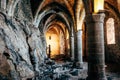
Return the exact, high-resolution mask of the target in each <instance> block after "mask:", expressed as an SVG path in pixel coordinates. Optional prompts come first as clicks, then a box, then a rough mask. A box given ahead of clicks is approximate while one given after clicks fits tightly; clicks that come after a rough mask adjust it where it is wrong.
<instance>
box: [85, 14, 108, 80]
mask: <svg viewBox="0 0 120 80" xmlns="http://www.w3.org/2000/svg"><path fill="white" fill-rule="evenodd" d="M104 17H105V14H103V13H100V14H90V15H87V16H86V25H87V28H86V29H87V32H86V34H87V37H86V41H87V53H88V78H87V80H107V79H106V76H105V59H104V28H103V23H104Z"/></svg>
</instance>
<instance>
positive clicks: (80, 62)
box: [77, 30, 83, 68]
mask: <svg viewBox="0 0 120 80" xmlns="http://www.w3.org/2000/svg"><path fill="white" fill-rule="evenodd" d="M77 65H78V66H79V67H80V68H83V56H82V30H78V32H77Z"/></svg>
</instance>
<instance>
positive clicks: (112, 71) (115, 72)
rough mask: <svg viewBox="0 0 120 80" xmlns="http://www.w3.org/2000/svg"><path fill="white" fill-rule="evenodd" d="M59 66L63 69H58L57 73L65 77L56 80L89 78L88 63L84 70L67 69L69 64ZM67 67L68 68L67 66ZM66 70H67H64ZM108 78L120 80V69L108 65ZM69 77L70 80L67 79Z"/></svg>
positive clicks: (83, 79)
mask: <svg viewBox="0 0 120 80" xmlns="http://www.w3.org/2000/svg"><path fill="white" fill-rule="evenodd" d="M57 64H58V65H62V67H61V68H56V69H55V70H56V72H57V73H58V74H59V76H60V75H63V76H62V77H61V78H62V79H60V78H59V79H56V80H86V77H87V70H88V67H87V65H88V64H87V62H84V64H83V66H84V67H83V69H77V68H70V67H69V68H67V67H66V66H68V64H70V63H69V62H66V63H57ZM65 65H66V66H65ZM63 68H65V69H63ZM106 76H107V78H108V80H120V71H119V67H118V66H117V65H113V64H108V65H106ZM67 77H69V78H67Z"/></svg>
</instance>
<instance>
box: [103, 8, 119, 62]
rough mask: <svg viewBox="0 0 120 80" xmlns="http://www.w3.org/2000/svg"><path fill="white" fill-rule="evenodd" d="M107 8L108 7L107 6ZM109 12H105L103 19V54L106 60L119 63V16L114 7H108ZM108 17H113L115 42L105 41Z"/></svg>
mask: <svg viewBox="0 0 120 80" xmlns="http://www.w3.org/2000/svg"><path fill="white" fill-rule="evenodd" d="M107 8H108V9H110V8H109V7H108V6H107ZM110 10H111V12H108V13H106V19H105V56H106V61H107V62H110V63H117V64H120V63H119V62H120V18H119V16H117V15H118V14H117V13H116V12H115V11H114V9H110ZM109 18H113V19H114V26H113V27H114V29H115V44H108V43H107V29H106V28H107V27H106V21H107V20H108V19H109Z"/></svg>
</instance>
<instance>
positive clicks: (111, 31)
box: [106, 18, 115, 44]
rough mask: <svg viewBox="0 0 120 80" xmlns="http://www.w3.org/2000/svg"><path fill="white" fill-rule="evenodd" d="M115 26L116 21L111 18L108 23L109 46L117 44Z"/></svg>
mask: <svg viewBox="0 0 120 80" xmlns="http://www.w3.org/2000/svg"><path fill="white" fill-rule="evenodd" d="M114 28H115V26H114V19H113V18H109V19H108V20H107V22H106V30H107V44H115V29H114Z"/></svg>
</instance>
